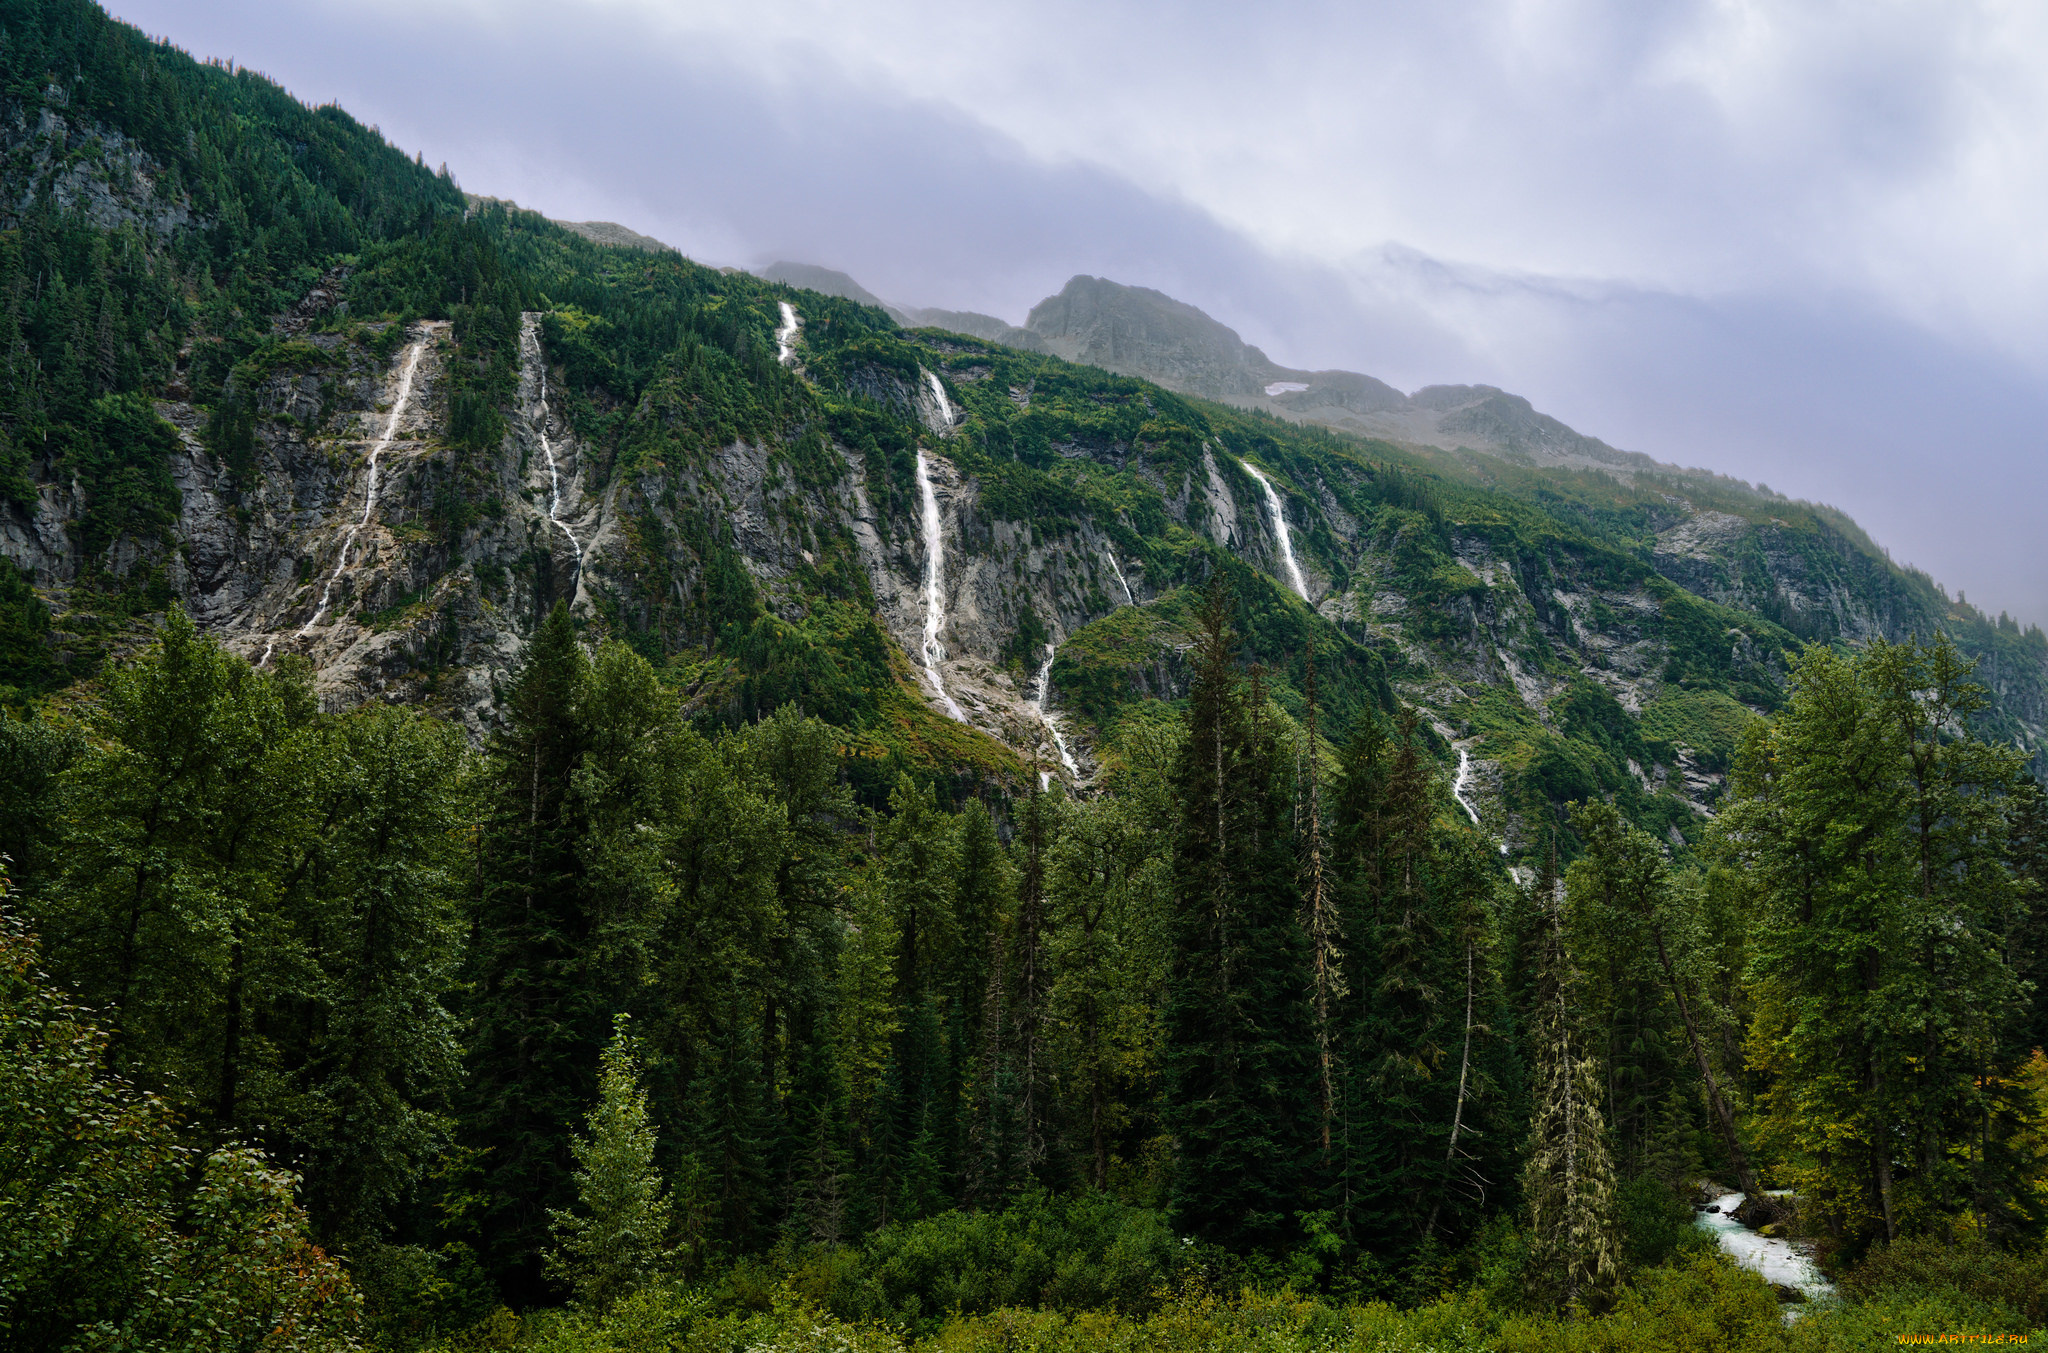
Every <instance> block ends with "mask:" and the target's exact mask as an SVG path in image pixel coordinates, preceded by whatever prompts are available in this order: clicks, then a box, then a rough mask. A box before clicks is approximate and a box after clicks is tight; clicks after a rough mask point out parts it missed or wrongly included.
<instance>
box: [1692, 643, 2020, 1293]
mask: <svg viewBox="0 0 2048 1353" xmlns="http://www.w3.org/2000/svg"><path fill="white" fill-rule="evenodd" d="M1983 700H1984V696H1983V692H1982V689H1981V688H1980V687H1978V686H1977V685H1976V683H1975V682H1974V681H1972V680H1971V679H1970V670H1969V666H1968V664H1967V663H1965V662H1964V661H1963V660H1962V658H1961V655H1960V654H1958V653H1957V652H1956V650H1955V648H1954V646H1953V645H1951V644H1949V643H1948V642H1947V641H1946V640H1938V641H1937V642H1936V643H1935V644H1933V645H1932V646H1928V647H1922V646H1920V645H1918V644H1907V645H1899V646H1894V645H1889V644H1883V643H1877V644H1873V645H1872V646H1871V647H1870V648H1869V649H1867V650H1866V651H1865V652H1864V653H1863V654H1861V655H1858V656H1855V657H1844V656H1841V655H1838V654H1836V653H1835V652H1834V651H1833V650H1830V649H1825V648H1820V647H1811V648H1809V649H1808V650H1807V651H1806V653H1805V654H1804V655H1803V656H1802V657H1801V658H1800V659H1799V660H1798V662H1797V663H1796V664H1795V665H1794V668H1793V672H1792V697H1791V700H1790V701H1789V703H1788V705H1787V707H1786V709H1785V711H1784V713H1783V714H1782V715H1781V716H1780V717H1779V719H1778V720H1777V721H1776V722H1775V723H1774V724H1772V725H1768V726H1764V725H1759V726H1757V727H1755V728H1753V729H1752V730H1751V732H1750V734H1749V735H1748V737H1747V738H1745V740H1744V743H1743V748H1742V752H1741V757H1740V760H1739V763H1738V768H1737V801H1736V803H1735V804H1734V805H1732V806H1731V807H1730V809H1729V811H1728V812H1727V813H1725V814H1723V817H1722V824H1721V826H1722V831H1723V833H1724V834H1723V836H1722V838H1721V841H1722V849H1723V851H1724V852H1725V856H1726V858H1727V859H1728V860H1729V862H1730V863H1731V864H1732V865H1734V866H1735V867H1736V868H1737V869H1739V870H1740V871H1741V872H1742V874H1743V875H1744V878H1745V882H1746V884H1747V886H1748V888H1749V890H1750V895H1751V896H1752V898H1754V899H1755V904H1758V905H1759V911H1760V915H1759V916H1758V923H1757V925H1756V926H1755V929H1754V931H1753V933H1752V935H1751V938H1750V946H1751V948H1750V954H1751V958H1750V984H1751V988H1752V993H1753V994H1752V999H1753V1000H1754V1002H1755V1016H1754V1018H1753V1021H1752V1023H1751V1025H1750V1027H1749V1031H1748V1048H1749V1056H1750V1060H1751V1063H1752V1064H1753V1065H1754V1066H1755V1067H1756V1068H1757V1069H1758V1070H1759V1071H1761V1072H1763V1073H1764V1076H1765V1077H1766V1078H1767V1079H1766V1080H1765V1086H1766V1088H1765V1091H1764V1094H1763V1096H1762V1103H1761V1106H1760V1107H1761V1108H1762V1110H1763V1113H1762V1115H1761V1116H1762V1119H1763V1130H1764V1132H1765V1133H1766V1134H1767V1135H1768V1137H1769V1138H1770V1139H1772V1140H1773V1142H1774V1144H1775V1145H1776V1146H1777V1148H1778V1149H1779V1150H1780V1151H1782V1152H1785V1153H1786V1154H1788V1155H1791V1156H1793V1157H1794V1159H1795V1160H1796V1162H1797V1163H1796V1165H1794V1166H1793V1168H1792V1169H1791V1170H1789V1171H1788V1173H1789V1174H1790V1175H1791V1176H1792V1178H1793V1179H1794V1180H1795V1181H1796V1182H1797V1184H1798V1185H1799V1187H1800V1188H1801V1189H1802V1191H1803V1192H1805V1193H1807V1194H1808V1195H1809V1196H1810V1198H1811V1199H1812V1202H1813V1204H1814V1208H1815V1212H1816V1215H1817V1216H1819V1217H1820V1218H1821V1219H1822V1222H1823V1225H1824V1226H1825V1228H1826V1229H1827V1231H1828V1232H1829V1233H1830V1235H1831V1237H1832V1238H1833V1239H1834V1241H1835V1243H1837V1244H1839V1245H1841V1246H1842V1247H1844V1248H1845V1249H1846V1250H1847V1251H1848V1252H1849V1253H1852V1254H1853V1253H1856V1252H1858V1251H1860V1250H1861V1249H1862V1248H1863V1247H1864V1246H1866V1245H1868V1244H1870V1243H1871V1242H1872V1241H1873V1240H1876V1239H1881V1240H1887V1241H1889V1240H1895V1239H1897V1238H1898V1237H1900V1236H1910V1235H1914V1234H1924V1233H1930V1232H1932V1233H1936V1234H1940V1233H1945V1232H1947V1231H1948V1229H1949V1228H1950V1227H1951V1226H1953V1225H1954V1224H1955V1219H1956V1218H1957V1216H1958V1214H1962V1213H1965V1212H1967V1213H1968V1215H1969V1216H1970V1219H1971V1220H1970V1224H1971V1225H1972V1226H1975V1227H1982V1228H1985V1229H1986V1230H1987V1231H1989V1232H1990V1233H1992V1234H1995V1235H2001V1236H2003V1235H2011V1234H2015V1233H2017V1234H2026V1233H2028V1232H2030V1231H2032V1230H2033V1229H2034V1228H2035V1227H2036V1226H2037V1225H2038V1221H2037V1219H2036V1216H2035V1211H2034V1204H2033V1202H2032V1200H2031V1199H2030V1198H2029V1197H2028V1196H2027V1195H2026V1193H2025V1192H2024V1191H2023V1190H2022V1189H2021V1188H2020V1187H2019V1186H2018V1183H2017V1179H2016V1177H2015V1174H2014V1171H2015V1169H2016V1166H2015V1164H2014V1162H2013V1161H2012V1159H2011V1156H2010V1153H2011V1150H2012V1134H2013V1133H2014V1131H2015V1130H2016V1127H2017V1123H2018V1121H2019V1117H2020V1116H2021V1115H2022V1114H2023V1113H2024V1112H2025V1111H2026V1110H2025V1107H2024V1106H2023V1105H2022V1104H2021V1103H2020V1102H2019V1100H2018V1098H2017V1088H2016V1087H2017V1084H2018V1081H2017V1077H2016V1072H2017V1068H2018V1064H2019V1061H2020V1060H2021V1058H2022V1057H2023V1056H2024V1053H2025V1049H2024V1047H2022V1046H2021V1044H2020V1041H2019V1039H2018V1038H2017V1036H2016V1035H2017V1032H2018V1028H2019V1027H2020V1021H2021V1020H2022V1019H2023V1018H2024V1015H2025V1007H2024V1005H2023V1004H2022V1003H2021V1000H2020V991H2019V988H2018V985H2017V979H2016V977H2015V974H2014V973H2013V971H2012V968H2011V966H2010V963H2009V960H2008V958H2007V953H2008V951H2007V949H2006V947H2005V944H2004V943H2003V941H2002V939H2001V936H2003V935H2004V934H2006V933H2008V927H2009V926H2010V925H2011V923H2012V917H2013V916H2014V914H2015V911H2014V908H2015V906H2016V904H2017V898H2016V895H2015V892H2014V886H2015V885H2014V879H2013V877H2012V873H2011V870H2010V866H2009V865H2008V863H2007V861H2006V859H2005V854H2004V851H2005V831H2006V822H2005V816H2004V813H2005V807H2006V804H2007V801H2008V796H2009V795H2010V794H2011V793H2012V792H2013V785H2014V783H2015V778H2016V776H2017V774H2018V764H2017V762H2018V759H2017V756H2016V755H2015V754H2013V753H2012V752H2011V751H2010V750H2008V749H2006V748H2003V747H1998V746H1992V745H1989V744H1986V743H1982V742H1979V741H1976V740H1975V739H1973V738H1970V737H1968V736H1966V735H1963V736H1959V735H1958V732H1957V730H1959V729H1963V728H1967V727H1968V723H1969V720H1970V717H1971V715H1972V714H1973V713H1974V712H1975V711H1976V710H1977V709H1979V708H1981V707H1982V704H1983ZM1895 1138H1896V1139H1903V1140H1905V1141H1909V1142H1914V1143H1917V1146H1916V1148H1915V1149H1914V1150H1913V1151H1911V1152H1901V1151H1897V1150H1896V1149H1895V1148H1894V1147H1893V1145H1892V1144H1891V1143H1892V1142H1893V1141H1894V1139H1895Z"/></svg>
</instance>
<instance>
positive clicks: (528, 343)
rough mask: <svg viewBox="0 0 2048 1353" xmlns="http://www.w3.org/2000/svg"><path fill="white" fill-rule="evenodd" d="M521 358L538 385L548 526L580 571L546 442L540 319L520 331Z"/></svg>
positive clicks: (579, 550)
mask: <svg viewBox="0 0 2048 1353" xmlns="http://www.w3.org/2000/svg"><path fill="white" fill-rule="evenodd" d="M519 346H520V349H521V353H520V355H521V356H522V357H525V358H527V359H528V360H529V361H531V362H532V363H533V370H534V374H535V378H536V379H537V380H538V381H539V383H540V401H539V403H538V404H536V405H535V412H534V415H533V430H534V431H535V432H536V433H538V434H539V436H540V450H541V454H542V455H544V456H546V457H547V458H548V523H549V524H550V525H552V526H556V527H559V528H560V529H561V532H562V534H563V535H565V536H567V537H568V538H569V548H570V549H571V550H573V551H575V553H576V571H577V572H578V573H581V572H582V571H583V546H582V544H581V543H580V542H579V541H578V540H577V539H576V533H575V532H574V531H571V530H570V529H569V524H568V523H567V522H565V521H563V520H562V472H561V470H560V469H558V468H557V467H556V465H555V447H554V443H552V442H550V441H549V440H548V362H547V355H546V354H545V353H543V352H542V351H541V350H540V316H538V315H528V316H527V317H526V324H525V326H524V327H523V328H521V330H520V332H519Z"/></svg>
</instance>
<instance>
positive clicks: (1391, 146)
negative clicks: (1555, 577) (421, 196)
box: [112, 0, 2048, 623]
mask: <svg viewBox="0 0 2048 1353" xmlns="http://www.w3.org/2000/svg"><path fill="white" fill-rule="evenodd" d="M112 8H113V9H114V12H115V13H117V14H118V15H119V16H120V17H122V18H125V19H127V20H129V21H130V22H133V23H135V24H137V25H139V26H140V27H142V28H144V29H145V30H147V31H149V32H151V33H154V34H159V35H163V36H167V37H169V38H171V39H172V40H173V41H174V42H176V43H177V44H178V45H180V46H181V47H184V48H185V49H187V50H188V51H191V52H192V53H193V54H194V55H197V56H220V57H229V56H231V57H234V58H236V59H237V60H239V61H240V62H242V63H244V64H246V65H249V66H253V67H255V68H257V69H259V70H262V71H265V72H267V73H268V74H270V75H271V76H273V77H274V78H276V79H278V80H279V81H281V82H282V83H283V84H285V85H286V86H287V87H288V88H290V89H291V90H292V91H293V92H294V93H295V94H297V95H298V96H299V97H301V98H303V99H306V100H308V101H310V102H327V101H336V102H339V103H341V104H342V105H343V106H345V107H347V108H348V109H349V110H350V111H351V112H353V113H354V114H356V115H357V116H358V117H360V118H361V119H362V120H364V121H366V122H372V123H375V124H377V125H378V126H380V127H381V128H382V130H383V131H384V133H385V135H386V136H388V137H389V138H390V139H391V140H392V141H393V142H395V143H396V144H398V145H399V146H401V147H403V148H405V149H407V150H409V151H412V150H416V151H420V152H422V153H424V154H425V156H426V157H427V160H428V162H429V163H430V164H438V163H440V162H443V161H445V162H446V163H447V164H448V166H449V167H450V169H452V170H453V171H454V172H455V174H456V177H457V178H458V179H460V180H461V182H462V184H463V186H464V187H466V188H468V189H469V190H471V191H473V192H481V193H488V194H491V195H494V196H500V197H510V198H514V199H516V200H518V201H519V202H520V203H522V204H524V205H527V206H531V207H534V208H537V209H539V210H541V211H544V212H546V213H547V214H549V215H551V216H555V217H560V218H567V219H606V220H616V221H620V222H623V223H624V224H626V225H629V226H632V227H633V228H635V229H637V230H641V231H644V232H646V233H647V234H650V235H654V236H656V237H658V238H660V239H663V240H666V241H668V242H670V243H673V244H675V245H677V246H678V247H680V248H681V249H683V250H684V252H686V253H688V254H690V255H691V256H693V257H696V258H699V259H702V260H704V261H706V262H713V263H738V264H744V265H760V264H765V263H768V262H772V261H774V260H776V259H793V260H798V261H804V262H814V263H821V264H825V265H828V266H832V267H838V268H843V269H845V270H846V271H848V272H850V273H852V274H853V275H854V276H855V277H856V278H857V279H859V280H860V281H861V282H862V283H863V284H864V285H866V286H867V287H868V288H869V289H870V290H872V291H874V292H876V293H878V294H880V295H882V296H884V297H886V298H888V299H890V300H893V301H898V302H902V303H906V304H912V305H938V306H945V307H949V308H954V309H975V310H984V311H989V312H991V313H994V314H998V315H1001V316H1003V317H1005V318H1007V319H1010V320H1013V321H1021V320H1022V319H1023V317H1024V313H1025V312H1026V311H1027V310H1028V309H1029V308H1030V307H1031V306H1032V305H1033V304H1034V303H1035V302H1037V301H1038V300H1039V299H1041V298H1043V297H1044V296H1046V295H1047V294H1049V293H1051V292H1053V291H1055V290H1057V289H1058V288H1059V287H1060V285H1061V284H1062V283H1064V282H1065V280H1066V279H1067V277H1069V276H1070V275H1072V274H1074V273H1077V272H1087V273H1094V274H1096V275H1099V276H1105V277H1111V278H1115V279H1116V280H1118V281H1123V282H1130V283H1137V284H1142V285H1147V286H1154V287H1158V288H1159V289H1161V290H1163V291H1166V292H1168V293H1169V294H1171V295H1174V296H1177V297H1179V298H1181V299H1183V300H1186V301H1189V302H1192V303H1193V304H1196V305H1199V306H1201V307H1202V308H1203V309H1205V310H1207V311H1208V312H1209V313H1210V314H1212V315H1214V316H1216V317H1217V318H1218V319H1221V320H1223V321H1224V322H1225V323H1227V324H1230V325H1231V326H1232V327H1234V328H1236V329H1237V330H1238V331H1239V332H1241V333H1242V334H1244V336H1245V337H1246V338H1247V339H1248V340H1250V341H1252V342H1255V343H1258V344H1260V345H1261V346H1263V347H1264V348H1265V349H1266V350H1267V352H1268V353H1269V354H1271V355H1272V356H1273V357H1274V358H1275V359H1277V360H1279V361H1281V362H1284V363H1287V364H1290V365H1295V366H1303V367H1310V368H1316V367H1347V368H1351V369H1354V370H1361V371H1366V372H1369V373H1371V374H1373V375H1376V376H1379V377H1381V378H1382V379H1384V380H1387V381H1390V382H1392V383H1393V384H1396V385H1399V386H1401V387H1402V388H1404V389H1413V388H1415V387H1417V386H1420V385H1424V384H1431V383H1440V382H1444V383H1448V382H1486V383H1490V384H1495V385H1499V386H1502V387H1504V388H1506V389H1509V390H1513V391H1515V392H1517V393H1519V394H1523V395H1526V396H1528V397H1529V398H1530V399H1531V400H1533V401H1534V402H1535V404H1536V405H1537V407H1538V408H1540V409H1543V410H1544V411H1546V412H1549V413H1553V414H1555V415H1557V416H1558V417H1560V418H1562V419H1564V420H1565V421H1566V422H1568V423H1570V424H1572V425H1573V426H1575V427H1577V428H1579V429H1580V430H1581V431H1583V432H1587V433H1590V434H1592V435H1595V436H1598V437H1601V438H1603V439H1605V440H1606V441H1608V442H1611V443H1613V444H1615V445H1617V446H1622V447H1625V448H1627V449H1630V450H1636V451H1644V452H1647V453H1649V454H1651V455H1653V456H1657V457H1659V458H1660V459H1665V460H1673V461H1678V462H1681V463H1684V464H1691V465H1703V466H1707V467H1710V468H1713V469H1716V470H1720V471H1723V472H1725V473H1730V474H1736V475H1740V476H1742V477H1743V478H1746V479H1750V480H1753V481H1757V480H1760V481H1765V482H1768V483H1769V484H1770V485H1771V486H1772V487H1773V488H1776V489H1778V490H1780V491H1782V492H1786V493H1790V494H1793V495H1795V496H1799V497H1807V498H1814V499H1820V500H1824V501H1827V502H1832V503H1835V504H1837V505H1838V506H1841V507H1843V508H1845V509H1847V510H1848V511H1849V512H1851V513H1852V514H1853V515H1855V516H1856V517H1857V519H1858V520H1859V521H1861V522H1862V523H1863V524H1864V525H1865V526H1866V527H1867V528H1868V529H1869V530H1870V531H1871V533H1872V535H1873V536H1875V537H1876V538H1877V539H1878V540H1879V541H1880V543H1882V544H1885V545H1887V546H1888V547H1890V549H1891V550H1892V553H1893V555H1894V557H1895V558H1897V559H1899V560H1901V561H1902V562H1912V563H1916V564H1919V565H1921V566H1922V567H1925V568H1927V569H1929V570H1930V571H1931V572H1933V573H1934V575H1935V576H1936V577H1937V578H1939V579H1941V580H1942V581H1944V582H1945V583H1947V584H1948V586H1949V588H1950V590H1951V591H1952V592H1953V591H1955V590H1956V589H1958V588H1961V589H1964V590H1966V591H1967V593H1968V595H1969V597H1970V599H1971V600H1972V601H1975V602H1977V603H1978V604H1979V605H1983V606H1988V607H1989V608H1990V609H1991V610H1993V611H1994V612H1995V611H1996V610H1998V609H2000V608H2007V609H2010V610H2011V611H2012V612H2013V613H2014V614H2015V615H2017V616H2020V617H2022V618H2023V619H2026V620H2030V621H2036V622H2042V623H2048V552H2044V548H2043V545H2042V534H2041V532H2040V529H2039V523H2040V521H2041V518H2042V515H2043V508H2044V505H2048V342H2044V339H2048V233H2044V230H2043V226H2044V224H2048V8H2044V7H2042V6H2038V5H2032V4H2028V3H2024V0H2011V2H2010V3H1989V2H1987V3H1974V2H1973V0H1929V2H1928V3H1894V2H1893V0H1853V2H1851V0H1844V2H1843V3H1835V4H1829V3H1815V4H1804V5H1802V4H1797V3H1773V4H1764V3H1752V2H1751V0H1720V2H1718V3H1716V2H1713V0H1706V2H1702V3H1689V2H1687V0H1674V2H1671V3H1654V2H1653V3H1644V0H1615V2H1614V3H1600V2H1598V0H1581V2H1576V3H1575V2H1574V0H1462V2H1459V0H1436V2H1435V3H1427V4H1425V3H1413V4H1406V5H1399V6H1395V5H1384V4H1370V3H1359V0H1333V2H1332V3H1314V4H1312V3H1304V4H1285V5H1283V4H1268V5H1258V4H1245V3H1242V2H1241V0H1240V3H1233V4H1218V3H1206V2H1200V0H1198V2H1196V3H1188V2H1186V0H1183V3H1179V4H1164V3H1149V4H1147V3H1115V2H1114V0H1086V2H1085V3H1083V2H1082V0H1040V2H1039V3H1028V4H1027V3H1018V2H1017V0H978V2H977V3H971V4H970V3H961V0H867V3H862V4H858V5H854V4H847V3H844V0H839V2H837V3H828V2H827V0H746V3H730V2H729V3H725V4H717V5H713V4H696V3H688V2H687V0H546V2H545V3H539V2H537V0H112Z"/></svg>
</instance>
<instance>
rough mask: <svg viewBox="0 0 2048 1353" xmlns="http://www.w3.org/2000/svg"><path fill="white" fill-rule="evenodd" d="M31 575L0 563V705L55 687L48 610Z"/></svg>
mask: <svg viewBox="0 0 2048 1353" xmlns="http://www.w3.org/2000/svg"><path fill="white" fill-rule="evenodd" d="M33 584H34V579H33V576H32V575H31V574H29V573H27V572H26V571H24V570H22V569H20V568H17V567H15V565H14V564H13V563H12V562H11V561H0V704H12V703H14V702H15V701H18V700H21V699H24V698H26V697H28V696H32V695H37V694H40V693H42V692H43V691H45V690H48V689H49V688H50V687H52V686H54V685H56V684H57V676H58V667H57V663H56V655H55V654H54V653H53V652H52V651H51V648H50V608H49V606H48V604H47V603H45V602H44V601H43V599H42V598H41V597H40V596H38V595H36V590H35V587H34V585H33Z"/></svg>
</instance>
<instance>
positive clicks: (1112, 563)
mask: <svg viewBox="0 0 2048 1353" xmlns="http://www.w3.org/2000/svg"><path fill="white" fill-rule="evenodd" d="M1102 557H1103V558H1104V559H1107V560H1108V561H1109V567H1110V569H1111V571H1112V572H1114V573H1115V574H1116V581H1117V585H1118V586H1119V587H1121V588H1123V590H1124V605H1126V606H1136V605H1137V604H1138V599H1137V598H1136V597H1135V596H1133V595H1131V585H1130V584H1129V583H1128V582H1126V581H1124V571H1123V569H1122V568H1121V567H1119V566H1118V564H1117V562H1116V555H1115V554H1114V553H1113V552H1111V551H1109V550H1104V551H1103V552H1102Z"/></svg>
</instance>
